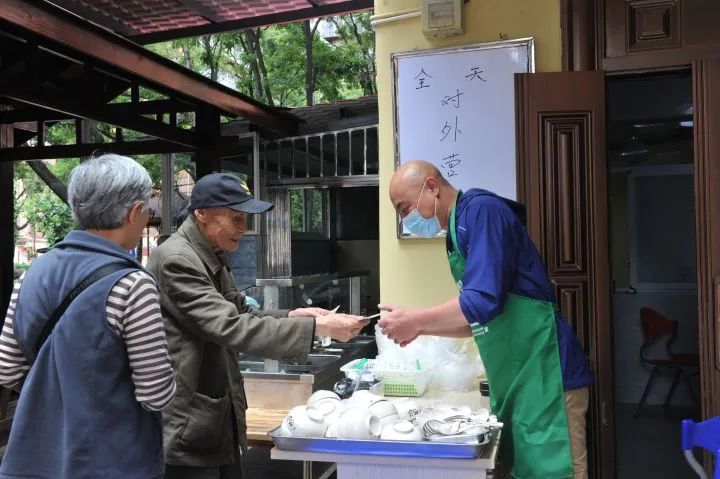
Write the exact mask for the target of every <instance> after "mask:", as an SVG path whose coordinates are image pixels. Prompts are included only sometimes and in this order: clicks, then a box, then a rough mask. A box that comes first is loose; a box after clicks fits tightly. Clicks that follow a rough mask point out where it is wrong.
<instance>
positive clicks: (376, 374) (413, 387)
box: [340, 359, 431, 397]
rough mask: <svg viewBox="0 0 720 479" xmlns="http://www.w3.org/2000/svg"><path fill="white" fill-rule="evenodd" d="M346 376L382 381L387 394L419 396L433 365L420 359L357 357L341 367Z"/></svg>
mask: <svg viewBox="0 0 720 479" xmlns="http://www.w3.org/2000/svg"><path fill="white" fill-rule="evenodd" d="M340 371H342V372H343V373H345V376H347V377H349V378H350V379H353V380H356V379H357V378H358V376H359V375H360V374H362V376H363V381H370V380H372V379H379V380H380V381H382V384H383V386H382V387H383V390H384V395H385V396H403V397H404V396H408V397H417V396H422V395H423V394H425V391H426V390H427V387H428V384H429V383H430V379H431V365H430V364H428V363H427V362H425V361H421V360H419V359H414V360H383V359H378V360H375V359H355V360H354V361H351V362H349V363H347V364H346V365H344V366H343V367H341V368H340Z"/></svg>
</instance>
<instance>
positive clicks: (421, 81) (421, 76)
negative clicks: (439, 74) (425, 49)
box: [415, 68, 432, 90]
mask: <svg viewBox="0 0 720 479" xmlns="http://www.w3.org/2000/svg"><path fill="white" fill-rule="evenodd" d="M428 78H432V76H430V75H428V74H427V73H426V72H425V70H424V69H423V68H420V73H418V75H417V76H416V77H415V79H416V80H417V81H418V86H416V87H415V89H416V90H420V89H421V88H430V85H426V84H425V80H427V79H428Z"/></svg>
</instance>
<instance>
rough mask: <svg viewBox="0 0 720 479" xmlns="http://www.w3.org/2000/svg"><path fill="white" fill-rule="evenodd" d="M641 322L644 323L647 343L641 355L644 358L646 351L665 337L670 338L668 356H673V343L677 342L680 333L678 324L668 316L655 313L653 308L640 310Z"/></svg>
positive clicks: (667, 345)
mask: <svg viewBox="0 0 720 479" xmlns="http://www.w3.org/2000/svg"><path fill="white" fill-rule="evenodd" d="M640 321H641V322H642V328H643V334H644V335H645V343H644V344H643V345H642V348H641V350H640V351H641V355H642V356H643V358H644V357H645V356H644V354H645V353H644V351H645V349H646V348H647V347H648V346H650V345H651V344H652V343H654V342H655V341H657V340H658V339H659V338H661V337H663V336H668V340H667V343H666V345H665V347H666V349H667V353H668V354H672V343H673V342H674V341H675V338H676V337H677V332H678V323H677V321H674V320H672V319H669V318H668V317H667V316H665V315H663V314H661V313H659V312H657V311H655V310H654V309H652V308H648V307H647V306H646V307H643V308H640Z"/></svg>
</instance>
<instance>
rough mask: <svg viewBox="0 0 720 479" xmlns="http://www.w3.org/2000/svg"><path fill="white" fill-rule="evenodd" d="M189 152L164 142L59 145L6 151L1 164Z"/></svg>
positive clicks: (0, 159) (21, 147)
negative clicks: (102, 155)
mask: <svg viewBox="0 0 720 479" xmlns="http://www.w3.org/2000/svg"><path fill="white" fill-rule="evenodd" d="M188 151H189V150H188V149H187V148H183V147H182V146H179V145H177V144H175V143H170V142H168V141H162V140H144V141H124V142H122V143H87V144H84V145H57V146H44V147H30V146H20V147H15V148H8V149H4V150H3V152H2V157H0V163H11V162H15V161H33V160H59V159H62V158H80V157H83V156H91V155H93V154H99V153H117V154H118V155H150V154H155V153H185V152H188Z"/></svg>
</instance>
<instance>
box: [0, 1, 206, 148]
mask: <svg viewBox="0 0 720 479" xmlns="http://www.w3.org/2000/svg"><path fill="white" fill-rule="evenodd" d="M1 8H2V7H0V9H1ZM4 96H5V97H7V98H10V99H13V100H15V101H19V102H23V103H26V104H29V105H33V106H37V107H42V108H47V109H50V110H55V111H57V112H61V113H63V114H66V115H70V116H72V117H73V118H88V119H91V120H96V121H99V122H102V123H108V124H110V125H113V126H119V127H122V128H127V129H129V130H134V131H137V132H140V133H145V134H147V135H151V136H154V137H155V138H159V139H162V140H167V141H171V142H173V143H177V144H179V145H183V146H186V147H189V148H190V149H191V150H192V149H195V147H196V146H197V140H196V138H195V134H194V133H193V132H191V131H188V130H183V129H182V128H177V127H175V126H170V125H166V124H164V123H160V122H158V121H156V120H151V119H150V118H145V117H143V116H132V115H120V114H114V113H113V112H112V111H108V109H106V108H105V106H104V105H103V106H100V107H96V106H84V105H82V104H81V103H79V102H75V101H68V102H66V101H63V100H62V99H60V98H58V97H57V96H56V95H53V96H48V97H47V98H43V97H40V96H39V95H33V94H32V93H30V92H27V91H5V92H4Z"/></svg>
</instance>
